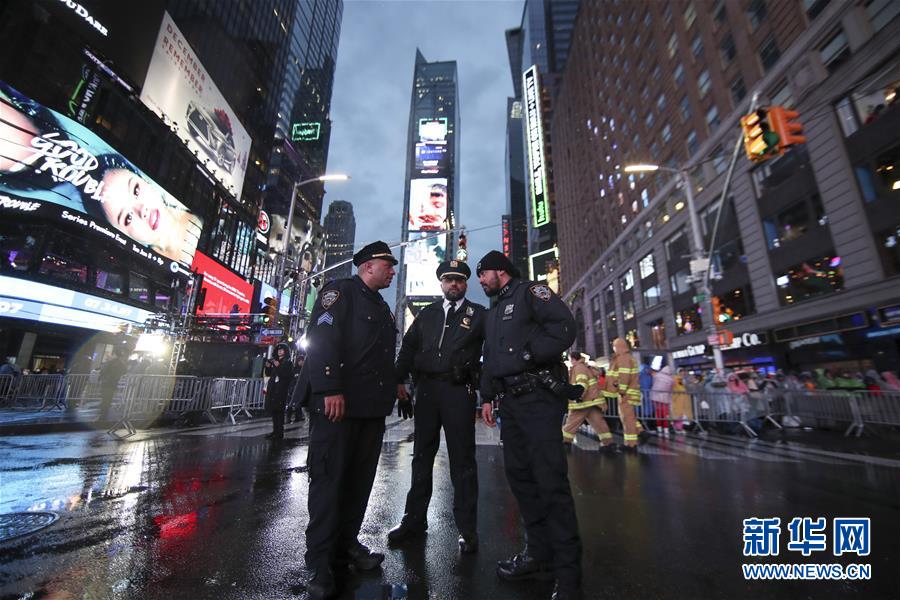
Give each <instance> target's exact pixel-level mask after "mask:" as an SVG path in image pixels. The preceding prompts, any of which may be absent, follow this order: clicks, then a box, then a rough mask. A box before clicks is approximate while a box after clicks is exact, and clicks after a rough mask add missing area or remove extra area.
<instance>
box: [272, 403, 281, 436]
mask: <svg viewBox="0 0 900 600" xmlns="http://www.w3.org/2000/svg"><path fill="white" fill-rule="evenodd" d="M271 414H272V433H273V434H274V435H275V437H284V398H281V399H273V400H272V410H271Z"/></svg>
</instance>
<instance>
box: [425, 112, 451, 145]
mask: <svg viewBox="0 0 900 600" xmlns="http://www.w3.org/2000/svg"><path fill="white" fill-rule="evenodd" d="M446 139H447V117H438V118H436V119H419V141H422V142H443V141H446Z"/></svg>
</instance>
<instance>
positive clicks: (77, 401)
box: [63, 373, 102, 410]
mask: <svg viewBox="0 0 900 600" xmlns="http://www.w3.org/2000/svg"><path fill="white" fill-rule="evenodd" d="M63 394H64V397H65V400H66V407H67V408H68V409H69V410H73V409H76V408H84V407H85V406H86V405H87V404H88V403H89V402H96V403H98V404H99V403H100V402H101V400H102V396H101V390H100V378H99V374H98V373H93V374H78V375H66V377H65V382H64V384H63Z"/></svg>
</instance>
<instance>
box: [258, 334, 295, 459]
mask: <svg viewBox="0 0 900 600" xmlns="http://www.w3.org/2000/svg"><path fill="white" fill-rule="evenodd" d="M265 372H266V376H267V377H268V378H269V381H268V383H267V385H266V402H265V408H266V410H268V411H269V414H270V415H272V433H270V434H268V435H266V439H270V440H274V441H276V442H278V441H281V440H282V439H284V407H285V404H286V402H287V398H288V391H289V390H290V389H291V383H293V380H294V368H293V366H292V365H291V347H290V346H288V345H287V344H285V343H284V342H281V343H279V344H278V345H277V346H275V356H273V357H272V358H270V359H269V360H267V361H266V369H265Z"/></svg>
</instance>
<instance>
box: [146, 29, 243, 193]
mask: <svg viewBox="0 0 900 600" xmlns="http://www.w3.org/2000/svg"><path fill="white" fill-rule="evenodd" d="M141 102H143V103H144V104H146V105H147V106H149V107H150V109H151V110H153V111H154V112H155V113H157V114H159V115H161V116H162V115H164V116H166V117H168V118H169V119H170V120H172V121H174V122H175V123H176V124H177V125H178V128H179V132H180V135H183V136H184V138H183V139H185V143H186V144H187V146H188V148H190V149H191V151H192V152H195V153H197V154H198V155H199V156H201V157H203V158H204V159H205V160H206V161H208V162H207V163H206V164H207V167H208V168H209V169H210V171H211V172H212V173H213V174H214V175H217V176H221V177H222V183H223V184H224V186H225V187H226V188H228V189H230V190H231V191H232V193H233V194H234V195H235V197H237V198H240V195H241V187H242V186H243V185H244V175H245V173H246V172H247V158H248V157H249V155H250V142H251V140H250V134H248V133H247V130H246V129H244V127H243V126H242V125H241V123H240V121H238V118H237V117H236V116H235V114H234V111H233V110H231V107H230V106H229V105H228V103H227V102H225V98H224V97H222V93H221V92H219V88H217V87H216V84H215V83H213V80H212V78H211V77H210V76H209V73H207V72H206V69H204V68H203V65H202V64H201V63H200V59H198V58H197V55H196V54H195V53H194V50H193V49H192V48H191V46H190V44H188V43H187V40H185V39H184V36H183V35H181V31H179V29H178V27H176V26H175V22H174V21H172V17H170V16H169V14H168V13H166V14H165V15H163V21H162V26H161V27H160V29H159V35H158V36H157V38H156V47H155V48H154V49H153V58H152V59H151V61H150V68H149V69H148V70H147V78H146V79H145V80H144V87H143V89H142V90H141Z"/></svg>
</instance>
